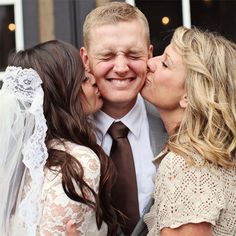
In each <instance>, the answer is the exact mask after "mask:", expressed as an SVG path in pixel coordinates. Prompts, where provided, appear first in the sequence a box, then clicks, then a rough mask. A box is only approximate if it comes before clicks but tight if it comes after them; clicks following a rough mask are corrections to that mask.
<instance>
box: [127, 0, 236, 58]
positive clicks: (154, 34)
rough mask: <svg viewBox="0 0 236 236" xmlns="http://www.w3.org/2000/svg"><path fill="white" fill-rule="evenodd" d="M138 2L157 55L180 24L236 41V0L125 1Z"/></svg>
mask: <svg viewBox="0 0 236 236" xmlns="http://www.w3.org/2000/svg"><path fill="white" fill-rule="evenodd" d="M126 2H128V3H130V4H133V5H136V6H137V7H138V8H139V9H140V10H141V11H142V12H143V13H144V14H145V15H146V17H147V19H148V22H149V25H150V36H151V43H152V44H153V46H154V56H155V55H160V54H161V53H162V52H163V50H164V48H165V47H166V46H167V45H168V44H169V41H170V39H171V36H172V33H173V30H174V29H175V28H176V27H178V26H181V25H185V26H187V27H190V26H191V25H194V26H197V27H199V28H202V29H209V30H211V31H216V32H219V33H220V34H222V35H223V36H225V37H226V38H228V39H231V40H233V41H236V17H235V12H236V1H235V0H227V1H226V0H126Z"/></svg>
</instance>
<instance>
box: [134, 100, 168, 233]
mask: <svg viewBox="0 0 236 236" xmlns="http://www.w3.org/2000/svg"><path fill="white" fill-rule="evenodd" d="M145 105H146V110H147V116H148V123H149V134H150V141H151V147H152V151H153V154H154V157H155V156H156V155H157V154H159V153H160V151H161V150H162V148H163V147H164V144H165V142H166V141H167V137H168V136H167V133H166V130H165V127H164V124H163V122H162V120H161V118H160V115H159V113H158V110H157V108H156V107H154V106H153V105H152V104H151V103H149V102H147V101H145ZM152 204H153V199H151V200H150V201H149V202H148V205H147V206H146V207H145V213H147V212H149V210H150V208H151V206H152ZM147 233H148V230H147V226H146V224H145V223H144V221H143V218H141V219H140V220H139V222H138V224H137V225H136V227H135V229H134V231H133V233H132V234H131V236H144V235H147Z"/></svg>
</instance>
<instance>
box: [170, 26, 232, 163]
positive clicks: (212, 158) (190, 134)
mask: <svg viewBox="0 0 236 236" xmlns="http://www.w3.org/2000/svg"><path fill="white" fill-rule="evenodd" d="M171 43H172V45H173V46H174V48H175V49H176V51H177V52H178V53H179V54H180V55H181V56H182V59H183V63H184V64H185V65H186V68H187V77H186V81H185V88H186V92H187V99H188V107H187V108H186V113H185V118H184V119H183V120H182V122H181V124H180V127H179V129H178V132H177V133H176V134H175V135H173V136H171V137H170V140H169V142H168V144H167V146H168V148H169V149H170V150H172V151H174V152H176V153H179V154H181V155H184V156H186V157H188V158H190V159H191V156H192V155H193V154H194V153H195V154H197V155H201V156H202V157H204V158H205V163H213V164H216V165H218V166H222V167H226V168H227V167H232V166H234V167H235V166H236V162H235V159H236V158H235V156H236V44H235V43H233V42H231V41H229V40H227V39H226V38H224V37H222V36H220V35H217V34H216V33H211V32H208V31H206V32H203V31H201V30H199V29H197V28H193V29H188V28H185V27H179V28H177V29H176V30H175V32H174V35H173V38H172V41H171ZM191 160H193V159H191Z"/></svg>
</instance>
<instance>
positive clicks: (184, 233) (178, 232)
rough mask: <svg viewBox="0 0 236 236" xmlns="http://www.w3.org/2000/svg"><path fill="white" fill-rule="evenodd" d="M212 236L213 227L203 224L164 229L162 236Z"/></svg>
mask: <svg viewBox="0 0 236 236" xmlns="http://www.w3.org/2000/svg"><path fill="white" fill-rule="evenodd" d="M189 235H191V236H199V235H201V236H212V227H211V224H210V223H207V222H202V223H198V224H193V223H189V224H185V225H182V226H180V227H178V228H176V229H171V228H163V229H162V230H161V236H189ZM72 236H73V235H72Z"/></svg>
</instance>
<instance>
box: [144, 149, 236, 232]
mask: <svg viewBox="0 0 236 236" xmlns="http://www.w3.org/2000/svg"><path fill="white" fill-rule="evenodd" d="M160 155H163V153H161V154H160ZM160 155H159V156H158V157H160ZM158 157H157V158H158ZM157 158H156V159H157ZM195 161H196V162H197V164H198V165H197V166H193V165H191V166H190V165H189V164H188V163H187V162H186V161H185V159H184V158H183V157H181V156H179V155H176V154H174V153H172V152H169V153H168V154H167V155H166V156H165V157H164V158H163V160H162V161H161V163H160V166H159V168H158V171H157V174H156V178H155V181H156V183H155V192H154V199H155V203H154V205H153V206H152V208H151V210H150V212H149V213H147V214H146V215H145V216H144V221H145V223H146V224H147V226H148V231H149V233H148V235H149V236H158V235H160V230H161V229H163V228H164V227H170V228H177V227H179V226H181V225H183V224H187V223H200V222H209V223H211V224H212V228H213V236H235V235H236V169H235V168H231V169H225V168H221V167H216V166H214V165H210V164H209V165H204V166H203V163H204V162H203V159H202V158H201V157H195Z"/></svg>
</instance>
